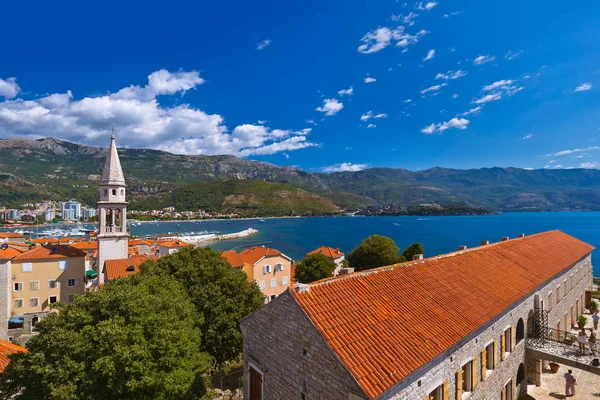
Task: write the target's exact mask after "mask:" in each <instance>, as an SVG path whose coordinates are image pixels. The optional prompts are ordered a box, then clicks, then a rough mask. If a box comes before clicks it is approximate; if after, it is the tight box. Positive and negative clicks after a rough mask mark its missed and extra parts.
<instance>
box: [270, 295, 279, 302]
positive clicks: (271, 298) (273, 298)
mask: <svg viewBox="0 0 600 400" xmlns="http://www.w3.org/2000/svg"><path fill="white" fill-rule="evenodd" d="M276 298H277V295H276V294H272V295H270V296H269V301H273V300H275V299H276Z"/></svg>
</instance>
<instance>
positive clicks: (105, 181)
mask: <svg viewBox="0 0 600 400" xmlns="http://www.w3.org/2000/svg"><path fill="white" fill-rule="evenodd" d="M100 184H102V185H125V177H124V176H123V170H122V169H121V161H120V160H119V153H118V152H117V145H116V144H115V130H114V129H113V130H112V134H111V135H110V147H109V148H108V153H107V154H106V163H105V164H104V172H103V173H102V179H101V180H100Z"/></svg>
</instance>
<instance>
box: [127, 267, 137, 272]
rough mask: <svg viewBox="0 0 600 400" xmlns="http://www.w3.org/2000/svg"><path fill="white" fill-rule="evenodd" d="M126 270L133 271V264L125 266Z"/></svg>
mask: <svg viewBox="0 0 600 400" xmlns="http://www.w3.org/2000/svg"><path fill="white" fill-rule="evenodd" d="M125 271H126V272H135V267H134V266H133V265H128V266H127V268H125Z"/></svg>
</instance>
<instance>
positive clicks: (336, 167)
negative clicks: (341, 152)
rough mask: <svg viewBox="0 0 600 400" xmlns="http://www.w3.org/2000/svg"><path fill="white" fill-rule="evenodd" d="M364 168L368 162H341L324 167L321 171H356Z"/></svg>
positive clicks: (367, 166)
mask: <svg viewBox="0 0 600 400" xmlns="http://www.w3.org/2000/svg"><path fill="white" fill-rule="evenodd" d="M366 168H369V164H352V163H341V164H333V165H330V166H328V167H324V168H323V169H322V171H323V172H325V173H328V174H330V173H332V172H357V171H362V170H363V169H366Z"/></svg>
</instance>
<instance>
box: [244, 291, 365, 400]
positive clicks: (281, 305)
mask: <svg viewBox="0 0 600 400" xmlns="http://www.w3.org/2000/svg"><path fill="white" fill-rule="evenodd" d="M241 328H242V332H243V334H244V398H246V399H249V398H250V397H249V389H250V384H249V382H250V378H249V366H250V365H253V366H254V368H255V369H257V370H259V371H260V372H262V373H263V399H264V400H284V399H285V400H287V399H290V400H293V399H299V400H300V399H302V398H303V396H302V395H303V394H304V397H305V398H306V399H311V400H312V399H323V400H338V399H339V400H342V399H343V400H348V399H349V398H356V399H361V398H366V396H365V394H364V392H363V391H362V390H361V388H360V387H359V385H358V383H357V382H356V381H355V380H354V378H353V377H352V376H351V375H350V373H349V372H348V371H347V370H346V368H345V367H344V366H343V365H342V363H341V362H340V360H339V359H338V358H337V356H336V355H335V353H334V352H333V350H331V348H330V347H329V346H328V345H327V344H326V343H325V341H324V340H323V338H322V337H321V335H320V333H319V331H318V330H317V329H316V327H315V326H314V325H313V324H312V322H311V321H310V319H309V318H308V317H307V316H306V314H305V313H304V311H303V310H302V309H301V308H300V306H299V305H298V303H297V302H296V299H295V298H294V297H293V295H292V294H291V293H290V292H289V291H286V292H284V293H283V294H282V295H281V296H279V297H277V298H276V299H275V300H273V301H272V302H271V303H269V304H267V305H266V306H264V307H262V308H261V309H260V310H258V311H257V312H255V313H254V314H252V316H251V317H249V318H245V319H244V320H242V323H241ZM351 395H353V396H356V397H351Z"/></svg>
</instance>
